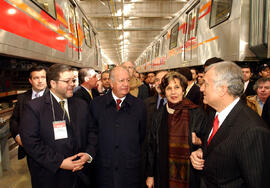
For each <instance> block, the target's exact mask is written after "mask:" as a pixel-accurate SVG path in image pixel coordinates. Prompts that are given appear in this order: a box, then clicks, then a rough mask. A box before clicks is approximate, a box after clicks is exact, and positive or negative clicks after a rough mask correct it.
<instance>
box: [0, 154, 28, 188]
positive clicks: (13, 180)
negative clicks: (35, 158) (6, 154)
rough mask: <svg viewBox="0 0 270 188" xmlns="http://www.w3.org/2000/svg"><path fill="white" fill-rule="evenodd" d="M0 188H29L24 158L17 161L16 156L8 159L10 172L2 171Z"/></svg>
mask: <svg viewBox="0 0 270 188" xmlns="http://www.w3.org/2000/svg"><path fill="white" fill-rule="evenodd" d="M0 187H1V188H31V187H32V186H31V179H30V174H29V171H28V168H27V163H26V158H24V159H22V160H18V158H17V155H11V157H10V170H8V171H3V176H2V177H0Z"/></svg>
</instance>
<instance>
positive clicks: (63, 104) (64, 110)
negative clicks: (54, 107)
mask: <svg viewBox="0 0 270 188" xmlns="http://www.w3.org/2000/svg"><path fill="white" fill-rule="evenodd" d="M59 104H60V106H61V108H62V110H63V112H64V113H65V115H66V116H67V118H68V120H69V121H70V119H69V115H68V113H67V111H66V109H65V101H59Z"/></svg>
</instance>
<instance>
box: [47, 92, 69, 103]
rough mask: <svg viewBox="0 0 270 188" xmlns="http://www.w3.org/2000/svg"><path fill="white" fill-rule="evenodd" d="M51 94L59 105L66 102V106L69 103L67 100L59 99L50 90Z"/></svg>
mask: <svg viewBox="0 0 270 188" xmlns="http://www.w3.org/2000/svg"><path fill="white" fill-rule="evenodd" d="M50 92H51V94H52V95H53V97H54V98H55V99H56V101H57V102H58V103H59V102H60V101H65V104H67V103H68V100H67V99H60V98H59V97H57V96H56V95H55V94H54V93H53V92H52V91H51V90H50Z"/></svg>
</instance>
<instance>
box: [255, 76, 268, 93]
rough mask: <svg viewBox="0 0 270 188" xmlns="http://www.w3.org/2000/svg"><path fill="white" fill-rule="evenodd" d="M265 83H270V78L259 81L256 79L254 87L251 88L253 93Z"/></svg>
mask: <svg viewBox="0 0 270 188" xmlns="http://www.w3.org/2000/svg"><path fill="white" fill-rule="evenodd" d="M265 82H270V78H260V79H258V80H257V81H256V82H255V84H254V86H253V89H254V91H256V92H257V89H258V88H259V85H260V84H262V83H265Z"/></svg>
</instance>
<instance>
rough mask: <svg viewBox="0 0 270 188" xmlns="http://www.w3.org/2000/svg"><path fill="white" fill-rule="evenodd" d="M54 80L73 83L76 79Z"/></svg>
mask: <svg viewBox="0 0 270 188" xmlns="http://www.w3.org/2000/svg"><path fill="white" fill-rule="evenodd" d="M56 81H61V82H65V83H66V84H74V83H76V79H70V80H56Z"/></svg>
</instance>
